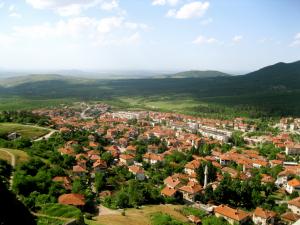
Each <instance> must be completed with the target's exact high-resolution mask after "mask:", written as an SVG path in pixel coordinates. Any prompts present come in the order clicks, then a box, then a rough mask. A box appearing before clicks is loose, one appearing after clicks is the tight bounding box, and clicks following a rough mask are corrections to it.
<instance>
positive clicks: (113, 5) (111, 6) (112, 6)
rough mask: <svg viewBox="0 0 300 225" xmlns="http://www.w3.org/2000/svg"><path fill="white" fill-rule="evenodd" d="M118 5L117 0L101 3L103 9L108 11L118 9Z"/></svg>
mask: <svg viewBox="0 0 300 225" xmlns="http://www.w3.org/2000/svg"><path fill="white" fill-rule="evenodd" d="M118 7H119V3H118V1H117V0H111V1H106V2H103V3H102V4H101V9H103V10H106V11H110V10H113V9H117V8H118Z"/></svg>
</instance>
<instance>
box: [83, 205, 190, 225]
mask: <svg viewBox="0 0 300 225" xmlns="http://www.w3.org/2000/svg"><path fill="white" fill-rule="evenodd" d="M181 208H182V206H180V205H155V206H145V207H142V208H141V209H127V210H126V211H125V216H122V215H121V211H117V212H118V213H117V214H110V215H101V216H99V217H96V218H95V220H94V221H91V220H87V221H86V223H87V224H89V225H120V224H123V225H150V224H151V223H150V216H151V215H152V214H154V213H157V212H162V213H166V214H169V215H171V216H172V217H174V218H175V219H177V220H180V221H183V222H186V221H187V219H186V217H184V216H183V215H182V214H181V213H180V212H178V211H176V209H181Z"/></svg>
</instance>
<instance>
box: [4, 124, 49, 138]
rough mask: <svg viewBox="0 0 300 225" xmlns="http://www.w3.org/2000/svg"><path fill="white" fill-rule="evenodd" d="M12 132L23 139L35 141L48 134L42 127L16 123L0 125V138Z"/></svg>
mask: <svg viewBox="0 0 300 225" xmlns="http://www.w3.org/2000/svg"><path fill="white" fill-rule="evenodd" d="M12 132H17V133H19V134H20V135H21V136H22V137H25V138H30V139H36V138H38V137H41V136H43V135H45V134H47V133H49V130H48V129H46V128H43V127H36V126H30V125H23V124H17V123H0V136H3V135H7V134H9V133H12Z"/></svg>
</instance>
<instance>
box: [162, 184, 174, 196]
mask: <svg viewBox="0 0 300 225" xmlns="http://www.w3.org/2000/svg"><path fill="white" fill-rule="evenodd" d="M160 193H161V194H162V195H165V196H168V197H172V196H174V195H175V193H176V190H175V189H173V188H170V187H168V186H166V187H164V188H163V189H162V190H161V191H160Z"/></svg>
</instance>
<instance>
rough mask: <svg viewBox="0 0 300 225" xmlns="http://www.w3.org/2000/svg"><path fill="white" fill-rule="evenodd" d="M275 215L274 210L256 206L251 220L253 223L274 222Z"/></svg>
mask: <svg viewBox="0 0 300 225" xmlns="http://www.w3.org/2000/svg"><path fill="white" fill-rule="evenodd" d="M275 217H276V213H275V212H273V211H269V210H266V209H263V208H259V207H257V208H256V209H255V210H254V212H253V215H252V220H253V222H254V223H255V224H260V225H268V224H274V223H275Z"/></svg>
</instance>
